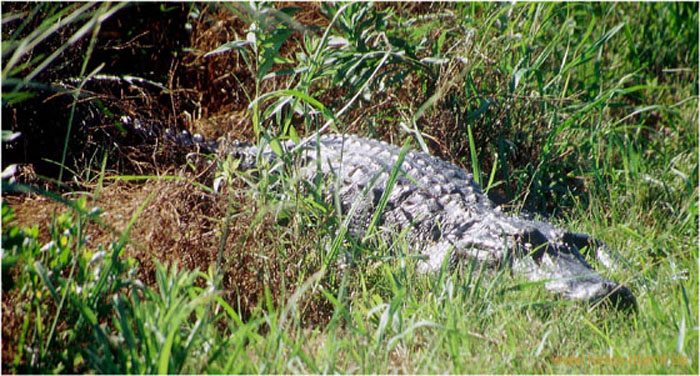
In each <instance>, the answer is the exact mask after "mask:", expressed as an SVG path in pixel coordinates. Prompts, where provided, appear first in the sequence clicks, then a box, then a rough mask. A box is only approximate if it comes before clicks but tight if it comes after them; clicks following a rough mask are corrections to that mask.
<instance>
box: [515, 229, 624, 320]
mask: <svg viewBox="0 0 700 376" xmlns="http://www.w3.org/2000/svg"><path fill="white" fill-rule="evenodd" d="M523 238H524V239H523V240H525V244H528V245H530V246H531V247H532V248H533V249H532V251H531V252H530V253H529V254H528V255H527V256H525V257H522V258H520V259H517V260H515V261H514V263H513V270H514V272H516V273H521V274H524V275H525V276H526V277H527V278H528V279H530V280H531V281H545V283H544V287H545V289H547V290H549V291H551V292H554V293H556V294H559V295H561V296H563V297H565V298H567V299H575V300H584V301H588V302H590V303H594V304H598V303H601V304H606V305H611V306H614V307H617V308H620V309H629V308H632V309H634V308H635V307H636V300H635V298H634V295H633V294H632V292H630V290H629V289H627V288H626V287H625V286H622V285H620V284H618V283H615V282H613V281H610V280H608V279H606V278H604V277H602V276H601V275H600V274H598V273H597V272H596V271H595V270H594V269H593V268H592V267H591V266H590V265H589V264H588V263H587V262H586V260H585V259H584V258H583V256H582V255H581V254H580V253H579V252H578V249H577V248H576V247H575V246H574V245H572V244H566V243H559V244H553V243H550V242H548V240H547V239H546V237H545V236H544V235H543V234H541V233H540V232H539V231H537V230H532V229H531V230H530V231H528V232H526V233H525V234H524V236H523Z"/></svg>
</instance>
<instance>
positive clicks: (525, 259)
mask: <svg viewBox="0 0 700 376" xmlns="http://www.w3.org/2000/svg"><path fill="white" fill-rule="evenodd" d="M166 137H167V138H169V139H171V140H173V141H175V142H176V143H178V144H183V145H190V146H192V145H196V146H197V147H198V148H199V149H200V150H203V151H205V152H212V153H218V154H220V155H222V154H223V155H227V154H233V156H234V157H236V158H238V159H239V160H240V162H241V163H240V167H241V169H243V170H247V169H252V168H255V167H256V166H257V163H258V161H260V160H266V161H267V162H268V163H270V164H271V165H274V164H275V163H277V162H279V161H278V158H277V156H276V154H275V153H274V152H273V151H272V148H270V147H269V146H265V147H264V148H262V149H259V148H258V147H256V146H254V145H251V144H248V143H240V142H233V143H230V142H224V141H204V140H203V139H202V137H201V136H197V135H195V136H190V135H189V133H187V132H183V133H179V134H175V133H173V132H171V131H169V130H166ZM281 146H282V148H284V149H285V150H286V151H287V152H289V153H291V155H293V156H294V158H295V159H294V161H295V164H296V165H297V167H299V171H298V172H299V173H300V174H301V175H300V176H301V178H303V179H304V180H306V181H308V182H309V183H310V184H314V181H319V180H318V179H317V178H318V177H319V174H320V176H321V177H324V178H330V179H332V180H331V181H332V182H335V184H329V186H334V187H337V189H338V192H337V193H338V196H339V197H340V200H341V205H342V210H343V213H344V214H346V215H350V216H351V221H350V224H349V232H350V233H351V234H352V235H354V236H356V237H358V238H361V237H362V236H363V235H364V232H365V230H366V229H367V227H368V226H369V223H370V221H371V219H372V216H373V215H374V212H375V209H376V207H377V205H378V203H379V201H380V198H381V197H382V195H383V193H384V189H385V187H386V184H387V180H388V179H389V175H390V174H391V171H392V169H393V168H394V165H395V164H396V161H397V159H398V157H399V154H400V149H399V148H397V147H396V146H393V145H390V144H387V143H385V142H382V141H376V140H372V139H369V138H363V137H358V136H354V135H338V134H333V135H326V136H320V138H318V139H316V138H313V137H312V138H309V139H306V140H305V141H304V142H303V143H302V144H301V145H296V144H294V143H293V142H292V141H285V142H282V144H281ZM327 193H329V192H327ZM380 224H381V225H383V226H384V227H388V228H391V229H393V230H395V231H396V233H398V232H400V231H402V230H408V232H407V236H408V237H409V239H410V240H411V241H412V243H414V244H417V245H418V248H419V250H420V252H421V254H422V255H423V256H424V259H423V260H421V261H419V263H418V270H419V271H420V272H424V273H430V272H435V271H438V270H440V268H441V267H442V265H443V262H444V260H445V258H446V257H449V260H448V262H449V265H450V266H451V267H455V266H456V265H457V264H458V263H460V262H463V261H466V262H469V261H471V260H474V261H476V262H477V263H478V264H480V265H482V266H483V267H486V268H496V267H498V266H499V265H501V264H502V263H504V262H505V263H507V265H509V266H510V267H511V270H512V271H513V273H515V274H520V275H523V276H525V277H526V278H527V279H529V280H531V281H544V283H543V285H544V287H545V289H547V290H549V291H551V292H553V293H555V294H559V295H561V296H563V297H565V298H567V299H577V300H584V301H589V302H592V303H593V302H598V301H601V300H603V299H606V298H607V299H608V300H607V301H608V302H610V303H612V304H613V305H615V306H617V307H619V308H636V300H635V297H634V295H633V294H632V293H631V292H630V291H629V289H627V288H626V287H624V286H622V285H620V284H618V283H615V282H612V281H610V280H608V279H606V278H604V277H602V276H601V275H599V274H598V273H597V272H596V271H595V270H594V269H593V268H592V267H591V266H590V265H589V264H588V263H587V262H586V260H585V259H584V257H583V256H582V255H581V253H580V252H579V250H580V249H582V248H584V247H588V248H589V249H592V250H595V255H596V258H597V259H598V261H599V262H600V263H601V264H603V265H604V266H606V267H608V268H612V267H613V266H614V265H615V263H614V261H613V257H612V255H611V253H610V249H609V248H608V246H607V245H606V244H604V243H603V242H601V241H599V240H596V239H593V238H591V237H589V236H587V235H585V234H580V233H574V232H570V231H567V230H565V229H562V228H559V227H556V226H554V225H552V224H550V223H547V222H542V221H533V220H528V219H525V218H521V217H518V216H514V215H510V214H506V213H503V212H501V210H500V208H499V207H497V206H495V205H494V204H493V202H491V200H490V199H489V198H488V197H487V196H486V195H485V194H484V193H483V192H482V190H481V187H480V186H479V185H478V184H477V183H476V182H475V181H474V179H473V176H472V174H469V173H467V172H466V171H464V170H463V169H461V168H459V167H457V166H455V165H452V164H450V163H447V162H445V161H443V160H441V159H439V158H435V157H432V156H430V155H427V154H425V153H422V152H419V151H416V150H410V151H408V152H407V153H406V155H405V158H404V160H403V163H402V165H401V173H400V174H399V176H398V179H397V181H396V183H395V185H394V187H393V189H392V190H391V192H390V195H389V198H388V202H387V204H386V207H385V209H384V211H383V213H382V216H381V219H380Z"/></svg>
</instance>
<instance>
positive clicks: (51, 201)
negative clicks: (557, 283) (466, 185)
mask: <svg viewBox="0 0 700 376" xmlns="http://www.w3.org/2000/svg"><path fill="white" fill-rule="evenodd" d="M297 6H299V7H300V8H301V9H298V10H297V11H294V10H290V9H284V12H280V11H277V10H274V8H273V7H265V6H260V8H259V9H256V10H252V9H247V8H244V6H243V5H241V6H240V7H239V6H238V5H222V6H215V5H192V6H190V5H185V4H178V5H173V6H172V7H166V6H164V7H161V8H160V9H158V8H154V7H153V9H156V10H155V11H154V10H153V9H151V8H148V9H150V10H149V12H150V13H149V14H147V15H143V14H141V13H140V12H141V11H142V10H143V9H146V8H147V6H146V5H139V6H136V7H135V6H131V7H124V8H120V6H119V5H117V4H103V5H95V4H78V5H63V6H53V5H48V4H36V5H19V6H15V7H14V8H12V7H4V9H3V35H2V38H3V67H2V79H3V94H2V100H3V144H4V146H3V154H4V157H6V156H7V155H10V154H8V153H11V152H12V150H16V149H17V148H19V149H20V150H21V149H22V147H24V148H25V151H26V150H28V149H31V148H32V146H27V145H26V144H25V145H24V146H16V145H19V144H18V142H19V143H20V144H21V140H22V139H23V138H24V139H29V138H31V137H32V134H34V135H35V136H34V137H35V139H34V141H36V142H46V143H44V144H41V145H49V143H48V142H49V141H56V142H53V143H52V144H51V145H53V146H54V147H53V148H51V147H42V148H38V149H39V150H37V148H36V147H34V148H33V149H31V151H30V152H26V153H24V155H25V156H26V155H30V156H33V158H34V159H32V160H29V161H27V160H21V159H17V160H13V159H11V161H14V162H24V163H25V164H23V165H20V169H19V170H18V171H20V172H21V173H16V174H15V175H16V176H15V178H14V180H12V181H11V180H9V179H3V183H2V184H3V196H4V198H3V217H2V221H3V223H2V225H3V230H2V231H3V232H2V234H3V235H2V237H3V238H2V239H3V241H2V243H3V245H2V247H3V253H2V267H3V269H2V273H3V275H2V277H3V285H2V287H3V301H2V308H3V313H2V317H3V357H2V366H3V371H4V372H71V371H75V372H96V373H113V372H117V373H132V372H133V373H136V372H147V373H155V372H167V373H181V372H185V373H202V372H206V373H279V372H281V373H297V372H299V373H326V372H342V373H375V372H377V373H394V372H406V373H491V372H493V373H519V372H522V373H550V372H557V373H692V374H697V372H698V362H697V359H698V357H697V356H698V238H697V235H698V233H697V230H698V184H697V183H698V128H697V118H698V86H697V79H698V71H697V64H698V34H697V25H698V8H697V5H696V4H671V3H659V4H614V3H609V4H588V3H578V4H516V5H511V4H474V3H469V4H446V5H438V4H433V5H430V4H420V5H416V4H411V5H409V4H385V5H383V6H381V7H380V6H375V7H370V6H369V5H368V4H356V5H349V6H346V5H341V4H337V5H333V6H323V7H322V8H323V9H321V10H320V9H318V8H317V7H316V6H312V5H308V4H297ZM276 8H278V9H281V6H276ZM178 12H180V13H178ZM112 13H113V14H112ZM177 14H182V15H184V17H180V18H178V17H177V16H176V15H177ZM125 15H129V16H125ZM144 19H146V21H144ZM155 19H160V20H164V21H162V22H160V21H159V22H155V21H153V23H149V22H151V21H148V20H155ZM43 20H46V21H43ZM115 24H118V25H119V27H120V28H121V29H119V28H115V26H114V25H115ZM135 25H137V26H135ZM138 25H141V26H143V25H150V28H145V29H139V26H138ZM153 25H156V26H158V27H156V26H153ZM173 25H174V26H173ZM253 25H255V26H253ZM115 30H116V31H115ZM118 30H127V31H128V33H126V34H120V32H119V31H118ZM174 30H177V32H174ZM142 33H145V34H142ZM110 38H111V39H110ZM144 38H152V39H149V40H151V41H152V40H160V41H163V44H162V45H160V46H157V45H158V43H155V42H154V43H152V44H151V45H149V44H148V43H145V42H143V40H144ZM158 38H161V39H158ZM110 40H111V42H109V41H110ZM42 46H43V47H42ZM46 46H49V47H50V48H49V47H46ZM115 46H116V47H115ZM154 46H155V47H154ZM158 47H162V49H164V50H163V51H161V50H158V51H159V53H162V54H163V55H160V54H154V55H153V56H150V55H149V54H151V53H153V51H154V48H158ZM166 47H167V48H168V49H170V50H165V49H166ZM42 48H44V49H43V50H42ZM46 51H49V52H46ZM51 51H58V53H57V54H56V55H55V56H54V55H52V54H51ZM124 51H131V52H133V56H131V57H132V58H134V60H128V59H126V58H124V56H126V55H124V53H125V52H124ZM174 51H176V52H177V53H174ZM69 53H70V55H69ZM110 53H114V54H115V55H114V56H119V58H116V57H112V59H113V60H109V59H108V58H109V56H110V55H109V54H110ZM119 54H121V55H119ZM134 56H135V57H134ZM144 56H145V57H144ZM164 56H165V57H164ZM120 59H121V60H120ZM138 59H142V60H138ZM143 59H145V60H143ZM149 59H150V60H149ZM168 59H170V60H168ZM133 61H140V62H143V61H146V62H148V61H151V62H156V63H157V64H155V63H154V66H156V65H158V67H159V69H161V71H158V72H156V73H153V71H149V70H148V69H147V67H145V66H142V65H139V64H129V63H133ZM164 61H169V62H172V63H173V64H172V65H167V64H163V62H164ZM102 63H105V65H102ZM141 69H143V70H141ZM97 74H112V75H131V76H138V77H145V78H148V79H149V80H150V81H152V82H156V83H158V84H160V85H162V86H161V87H162V88H163V92H162V93H160V94H158V95H164V96H165V97H166V99H167V100H166V101H165V102H162V98H160V97H158V95H151V94H148V90H146V89H144V87H139V84H138V83H136V84H134V86H132V89H133V88H134V87H136V89H134V90H131V91H128V90H127V91H124V92H121V93H119V92H118V91H117V93H115V91H112V92H109V93H107V94H105V93H103V92H99V91H97V89H95V88H91V91H90V93H89V94H90V100H92V101H94V100H95V99H96V98H97V99H99V100H100V101H101V102H100V106H97V107H96V108H98V109H100V111H101V113H100V114H99V115H98V116H93V117H88V116H86V115H85V114H84V113H83V112H81V111H83V110H81V107H80V105H82V102H84V101H85V98H86V97H85V96H79V95H78V94H77V91H69V92H68V93H69V95H70V96H69V100H68V101H67V105H64V106H63V107H60V108H62V109H63V113H60V114H54V113H51V114H50V115H48V116H47V115H46V114H45V112H48V110H46V109H43V108H42V107H38V108H37V107H36V106H48V105H47V104H46V103H51V101H45V100H44V99H46V98H44V97H42V95H47V94H46V93H45V91H46V89H47V87H48V86H47V85H48V84H50V83H52V82H56V81H58V80H65V79H66V78H67V77H77V78H78V80H76V81H74V82H72V85H74V86H76V87H78V88H83V87H84V88H87V87H88V86H89V85H88V84H89V83H88V80H87V79H86V78H87V77H95V76H96V75H97ZM146 86H147V85H146ZM151 86H154V85H151ZM99 87H100V86H97V88H99ZM150 89H152V87H150ZM52 90H53V89H52ZM64 90H65V88H64ZM73 93H76V94H75V96H73ZM163 93H165V94H163ZM149 95H150V96H149ZM47 96H48V95H47ZM36 98H40V99H41V100H36ZM134 98H136V99H134ZM32 101H35V102H32ZM159 101H160V102H159ZM28 103H31V106H30V105H29V104H28ZM162 103H165V104H162ZM32 106H34V107H32ZM57 107H58V106H57ZM28 108H29V109H28ZM31 109H38V110H39V111H38V112H39V114H38V115H37V114H36V113H31V111H30V110H31ZM42 112H44V114H43V115H44V116H47V117H46V118H41V119H43V120H42V121H36V119H35V118H32V117H31V116H42V114H41V113H42ZM25 113H28V114H30V115H27V116H28V118H29V119H30V120H31V119H34V120H35V121H34V122H33V123H32V122H21V121H16V119H17V118H18V116H19V118H21V119H24V118H22V114H25ZM123 113H128V114H129V115H130V116H133V117H136V118H138V117H141V118H148V117H151V118H157V120H159V121H160V122H162V123H163V124H165V125H168V126H173V127H180V128H188V129H190V130H191V131H199V132H203V133H205V134H208V135H215V136H216V135H221V134H225V133H233V134H235V135H236V136H243V137H248V138H249V140H250V141H253V142H259V141H261V140H265V142H272V143H274V142H276V140H280V139H285V138H296V137H298V134H299V135H306V134H310V133H311V132H313V131H315V130H317V129H318V128H321V127H323V126H324V125H328V126H329V128H328V129H329V131H330V130H331V129H332V130H335V131H339V132H350V133H357V134H362V135H367V136H370V137H376V138H382V139H384V140H387V141H390V142H393V143H394V144H399V145H400V144H402V143H403V141H404V140H406V139H408V140H409V141H410V142H411V145H412V147H414V148H421V147H423V145H425V147H426V148H427V149H428V150H429V151H430V152H431V153H433V154H435V155H439V156H441V157H443V158H444V159H447V160H450V161H451V162H453V163H455V164H458V165H460V166H462V167H464V168H465V169H467V170H468V171H473V172H474V174H475V177H476V178H477V179H478V181H479V182H480V183H481V185H482V186H483V187H485V188H486V189H487V190H489V191H490V192H491V193H495V195H497V196H500V197H502V198H503V200H504V202H505V203H506V204H507V205H506V206H507V207H508V208H511V210H514V211H517V210H520V209H521V208H523V207H524V208H528V209H529V210H532V211H536V212H538V213H541V214H547V213H548V214H552V217H551V218H550V219H551V220H552V221H554V222H557V223H559V224H561V225H564V226H566V227H568V228H571V229H574V230H578V231H582V232H587V233H590V234H594V235H595V236H596V237H598V238H600V239H602V240H604V241H606V242H607V243H608V244H610V245H611V246H612V247H613V248H615V249H617V250H619V252H620V253H621V254H622V255H623V256H624V258H625V260H626V264H625V265H624V266H623V267H622V268H621V269H619V270H615V271H610V272H604V273H605V274H606V275H607V276H609V277H610V278H611V279H613V280H617V281H621V282H623V283H624V284H625V285H627V286H628V287H630V289H631V290H632V291H633V292H634V293H635V294H636V296H637V300H638V303H639V310H638V312H637V313H636V314H625V313H620V312H615V311H611V310H606V309H592V310H591V309H589V307H588V306H586V305H584V304H581V303H577V302H568V301H561V300H559V299H558V298H557V297H555V296H551V295H549V294H547V293H544V292H543V291H542V290H543V289H542V288H541V286H540V285H539V284H530V283H525V282H524V281H522V280H519V279H517V278H514V277H512V276H511V275H510V274H509V273H508V271H507V270H504V271H498V272H496V273H495V275H492V276H488V277H487V276H485V275H482V274H480V273H474V272H470V270H469V269H468V268H465V270H461V271H457V272H454V273H441V274H440V275H432V276H424V275H418V274H416V273H415V259H414V258H413V257H411V255H414V254H415V250H413V249H411V247H410V244H406V242H404V241H402V239H401V238H400V237H394V238H393V240H392V241H387V240H382V239H384V238H381V237H370V239H368V240H367V241H365V242H358V241H355V240H353V239H351V238H349V237H346V236H345V233H344V231H343V228H344V223H345V218H343V217H342V215H341V214H340V213H338V212H337V211H336V210H335V207H334V205H333V204H332V203H328V202H327V201H326V200H325V199H324V198H323V197H320V196H318V195H314V193H313V191H312V190H308V189H300V188H301V187H299V185H298V183H297V182H295V181H294V179H293V178H291V177H289V176H288V175H286V174H266V173H265V172H264V171H261V172H259V173H258V174H257V175H256V176H255V177H253V176H252V175H249V174H245V173H240V172H238V171H236V169H235V162H234V161H230V160H229V161H226V162H224V161H220V162H219V163H216V164H214V165H213V167H211V168H208V167H206V162H202V161H201V160H200V161H196V162H192V161H191V159H187V160H185V159H184V158H179V159H178V158H176V157H172V158H171V157H170V155H168V152H167V151H163V149H160V148H159V146H157V145H156V146H153V145H151V146H150V147H151V149H148V148H147V147H145V146H144V147H143V148H141V149H139V148H140V146H138V145H136V146H133V147H131V146H130V148H126V147H122V148H114V146H113V144H110V143H108V142H105V138H96V139H95V140H93V139H90V140H91V141H94V142H92V143H88V142H85V143H80V142H76V141H75V139H76V137H83V135H84V133H81V132H84V130H81V127H88V129H93V130H94V129H95V128H108V129H113V128H114V127H113V126H112V125H114V124H115V123H118V119H119V118H120V116H121V114H123ZM10 114H15V117H13V116H11V115H10ZM16 114H19V115H16ZM32 114H33V115H32ZM13 119H15V120H14V121H13ZM85 119H87V120H85ZM96 119H97V120H96ZM81 120H82V121H81ZM98 120H99V121H98ZM90 121H92V122H93V123H94V124H88V123H90ZM27 124H34V125H33V126H35V128H31V127H30V126H29V125H27ZM36 124H39V125H36ZM90 127H92V128H90ZM51 130H53V131H51ZM10 131H15V132H21V133H22V134H21V135H20V136H19V137H18V138H17V139H16V140H15V141H10V139H11V138H13V135H11V132H10ZM32 132H34V133H32ZM36 132H46V133H41V135H42V136H41V138H43V140H41V139H39V140H36V139H37V138H40V137H36V134H37V133H36ZM52 132H53V133H52ZM71 132H72V133H71ZM108 132H109V130H108ZM115 133H117V134H118V132H115ZM76 134H78V135H79V136H76ZM109 134H110V135H113V134H112V133H109ZM52 135H59V137H54V138H56V140H47V139H48V138H52V137H51V136H52ZM419 135H420V136H419ZM122 136H123V135H122ZM115 137H116V136H115ZM108 139H109V138H108ZM13 142H14V144H13ZM85 144H90V146H91V147H93V148H87V146H86V145H85ZM95 144H97V147H95ZM8 145H15V146H8ZM12 148H15V149H12ZM85 150H89V151H90V152H91V153H92V154H87V157H86V156H85V155H86V154H85ZM20 154H21V153H20ZM12 156H14V154H13V155H12ZM139 157H140V158H139ZM13 158H14V157H13ZM46 159H51V160H52V161H53V162H50V163H47V162H46ZM172 159H176V160H178V161H179V162H176V163H175V164H173V163H172V162H171V160H172ZM166 160H167V161H169V163H168V164H166V163H164V161H166ZM134 161H135V162H134ZM9 163H10V162H7V161H6V159H5V158H4V159H3V166H2V167H3V169H5V168H7V167H8V165H9ZM31 163H35V164H31ZM203 165H205V167H202V166H203ZM41 166H43V167H41ZM52 166H53V167H52ZM32 168H35V169H37V170H39V169H40V168H43V169H41V170H39V171H35V172H36V174H32V173H31V172H32ZM52 168H53V169H52ZM37 175H39V176H38V177H37ZM42 175H44V177H43V178H42ZM46 175H48V176H46ZM68 176H69V177H70V178H67V177H68ZM214 180H217V181H218V182H220V183H222V184H221V185H222V187H223V188H222V189H220V192H219V193H216V192H214V191H213V190H212V189H211V187H212V185H213V181H214ZM12 211H14V214H13V213H12ZM381 231H382V229H380V230H379V232H381ZM337 254H348V255H352V256H353V260H354V263H353V264H352V265H351V266H346V267H344V268H342V269H341V268H338V266H337V262H336V260H337V258H336V257H335V255H337ZM161 264H168V265H171V266H169V267H166V266H161ZM174 264H178V265H179V266H180V267H179V268H176V267H174V266H172V265H174ZM196 268H198V270H196Z"/></svg>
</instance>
